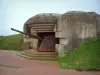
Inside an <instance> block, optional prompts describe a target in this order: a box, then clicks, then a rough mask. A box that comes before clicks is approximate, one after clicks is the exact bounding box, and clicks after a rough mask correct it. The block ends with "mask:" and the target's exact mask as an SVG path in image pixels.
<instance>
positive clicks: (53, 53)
mask: <svg viewBox="0 0 100 75" xmlns="http://www.w3.org/2000/svg"><path fill="white" fill-rule="evenodd" d="M22 53H23V52H22ZM24 53H28V54H37V55H57V53H56V52H37V51H28V50H27V51H24Z"/></svg>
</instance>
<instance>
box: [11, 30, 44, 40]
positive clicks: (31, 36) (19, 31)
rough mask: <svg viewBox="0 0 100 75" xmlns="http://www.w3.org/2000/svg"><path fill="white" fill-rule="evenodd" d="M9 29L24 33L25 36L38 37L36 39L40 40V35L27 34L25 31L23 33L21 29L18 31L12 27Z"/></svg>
mask: <svg viewBox="0 0 100 75" xmlns="http://www.w3.org/2000/svg"><path fill="white" fill-rule="evenodd" d="M11 30H13V31H16V32H19V33H21V34H24V35H27V36H29V37H32V38H35V39H38V40H42V38H41V37H39V36H36V35H31V34H27V33H24V32H22V31H19V30H17V29H14V28H11Z"/></svg>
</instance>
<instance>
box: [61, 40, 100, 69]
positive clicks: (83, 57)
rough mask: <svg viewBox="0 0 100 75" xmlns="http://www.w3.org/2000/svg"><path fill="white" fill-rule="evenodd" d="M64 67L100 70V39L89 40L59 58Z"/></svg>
mask: <svg viewBox="0 0 100 75" xmlns="http://www.w3.org/2000/svg"><path fill="white" fill-rule="evenodd" d="M59 63H60V66H61V67H62V68H64V69H75V70H100V39H97V40H89V41H88V42H87V43H85V44H83V45H81V46H80V47H79V48H77V49H75V50H74V51H73V52H72V53H71V54H70V55H67V56H64V57H62V58H61V59H60V60H59Z"/></svg>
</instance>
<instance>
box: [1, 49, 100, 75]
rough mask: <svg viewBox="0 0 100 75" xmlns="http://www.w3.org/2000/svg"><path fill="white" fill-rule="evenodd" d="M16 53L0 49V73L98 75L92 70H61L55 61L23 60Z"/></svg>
mask: <svg viewBox="0 0 100 75" xmlns="http://www.w3.org/2000/svg"><path fill="white" fill-rule="evenodd" d="M17 53H18V52H15V51H0V75H100V72H94V71H88V72H86V71H82V72H80V71H75V70H62V69H61V68H60V67H59V65H58V63H57V62H55V61H52V62H49V61H39V60H25V59H23V58H21V57H19V56H16V54H17ZM3 65H6V66H3ZM11 66H12V67H11ZM16 67H20V68H16Z"/></svg>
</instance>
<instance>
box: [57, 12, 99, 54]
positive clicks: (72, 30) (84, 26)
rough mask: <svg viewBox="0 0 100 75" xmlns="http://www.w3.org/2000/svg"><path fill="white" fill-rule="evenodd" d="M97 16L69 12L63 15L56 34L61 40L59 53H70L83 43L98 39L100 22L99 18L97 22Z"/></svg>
mask: <svg viewBox="0 0 100 75" xmlns="http://www.w3.org/2000/svg"><path fill="white" fill-rule="evenodd" d="M95 15H96V14H95ZM95 15H92V14H90V13H87V12H67V13H65V14H63V15H61V17H60V18H59V20H58V24H57V32H56V37H57V38H60V39H59V40H60V43H59V45H58V44H57V46H56V48H57V47H58V48H57V49H58V51H59V52H61V53H63V54H64V53H70V52H72V51H73V50H74V49H75V48H77V47H79V46H80V45H81V44H82V43H84V42H86V41H88V40H89V39H95V38H96V37H98V35H97V32H100V30H99V29H100V23H99V22H100V20H99V18H98V21H97V20H96V17H95ZM97 22H98V23H97ZM62 45H63V46H62ZM61 47H63V48H62V49H64V50H62V49H61ZM60 49H61V50H60Z"/></svg>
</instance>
